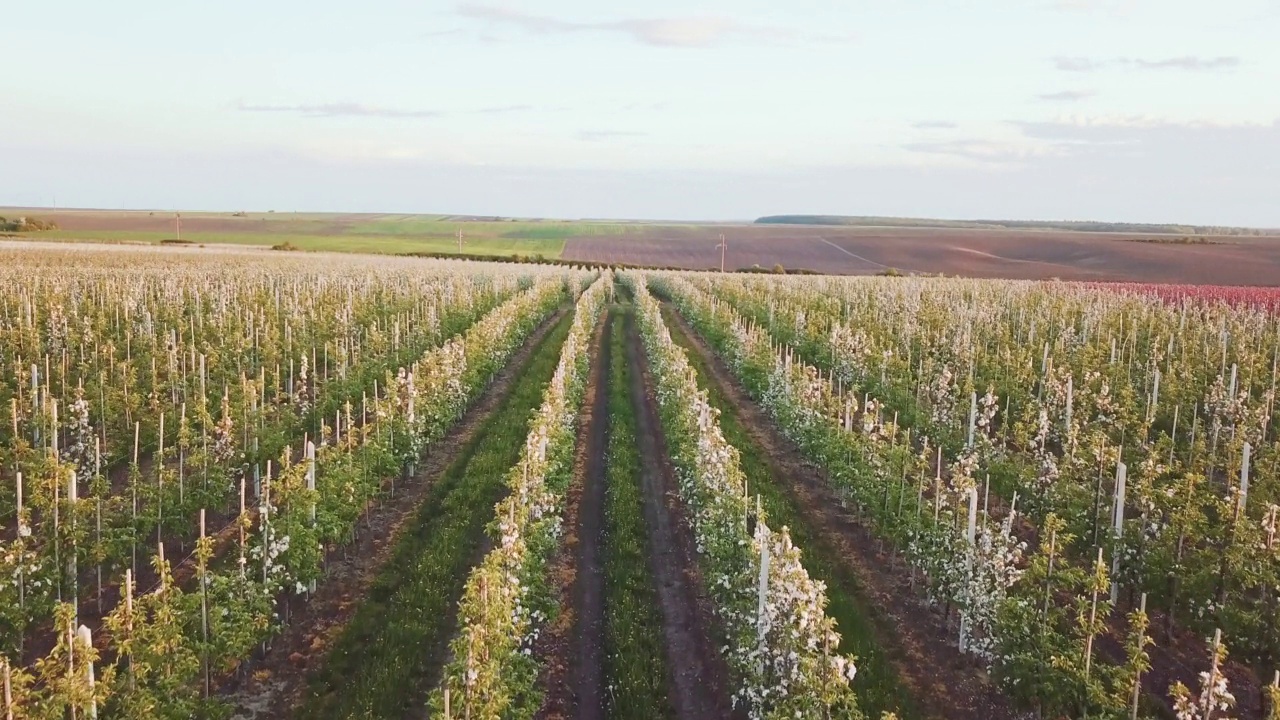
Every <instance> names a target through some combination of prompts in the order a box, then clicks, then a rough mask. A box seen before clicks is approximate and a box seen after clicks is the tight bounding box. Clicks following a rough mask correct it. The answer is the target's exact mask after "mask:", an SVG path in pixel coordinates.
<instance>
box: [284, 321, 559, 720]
mask: <svg viewBox="0 0 1280 720" xmlns="http://www.w3.org/2000/svg"><path fill="white" fill-rule="evenodd" d="M572 319H573V316H572V313H569V314H566V315H565V317H564V318H563V319H562V320H561V321H560V323H559V324H558V325H557V326H556V327H555V328H554V329H553V330H552V331H551V332H550V333H549V334H548V336H547V337H546V339H545V340H544V341H543V342H542V344H541V345H540V346H539V348H538V349H537V350H536V351H535V352H534V354H533V357H532V358H531V359H530V361H529V363H528V365H527V366H526V367H525V368H524V369H523V370H522V372H521V373H520V375H519V380H517V382H516V385H515V387H514V388H513V389H512V392H511V394H510V395H509V396H508V397H507V398H506V399H505V400H504V401H503V402H502V404H501V405H500V406H499V407H498V409H497V410H496V411H495V412H494V413H493V415H491V416H490V417H489V419H488V420H487V421H486V422H485V423H484V425H483V427H482V428H481V430H480V432H477V433H476V435H475V437H474V438H473V439H472V440H471V442H470V443H469V444H468V445H467V446H465V447H464V448H463V450H462V454H461V456H460V457H459V459H458V460H457V461H455V462H454V463H453V465H451V466H450V467H449V469H448V470H447V471H445V473H444V474H443V475H442V476H441V477H440V478H438V479H437V480H436V486H435V487H434V488H432V489H431V491H430V495H429V497H428V499H427V500H426V502H425V503H424V504H423V505H422V507H421V508H420V509H419V511H418V514H417V516H416V517H415V518H414V519H413V520H412V521H410V522H411V524H410V526H409V527H408V528H407V529H406V530H405V531H404V532H403V533H402V534H401V536H400V537H399V539H398V540H397V545H396V547H395V549H394V550H393V551H392V553H391V556H390V558H389V559H388V560H387V562H386V564H385V565H384V566H383V568H382V569H381V571H380V572H379V574H378V577H377V578H376V579H375V581H374V583H373V585H372V587H371V588H370V590H369V594H368V596H367V597H366V598H365V600H364V602H363V603H362V604H361V606H360V608H359V609H358V610H357V611H356V614H355V617H353V618H352V620H351V622H350V624H348V625H347V627H346V628H345V629H344V630H343V632H342V634H341V636H340V637H339V638H338V640H337V641H336V642H335V644H334V647H333V650H332V652H331V653H330V655H329V657H328V660H327V662H326V664H325V666H324V667H323V668H321V670H320V671H319V672H318V673H317V674H316V676H315V677H314V678H313V680H312V684H311V687H310V689H309V692H308V694H307V697H306V698H305V699H304V703H303V705H302V707H301V708H300V709H299V711H298V713H297V717H300V718H401V717H406V716H411V715H413V714H414V713H415V712H418V711H420V710H421V707H420V706H421V704H422V703H423V702H425V698H426V695H427V693H428V692H429V691H430V689H431V687H432V686H433V684H434V682H435V680H436V677H435V676H436V675H437V674H438V672H439V669H440V666H441V661H442V660H444V659H445V658H444V653H445V652H446V647H447V644H448V641H449V637H450V633H451V632H452V630H453V628H452V627H451V625H452V623H451V622H450V621H449V613H450V610H452V609H453V608H454V607H455V606H456V605H457V602H458V598H459V597H461V595H462V588H463V585H464V583H465V581H466V578H467V573H468V572H469V570H470V568H471V564H472V561H473V560H474V559H476V555H477V550H478V548H479V547H480V546H481V541H482V539H483V536H484V529H485V525H486V524H487V523H488V521H489V520H490V519H491V517H492V514H493V506H494V504H495V503H497V502H498V500H500V499H501V498H502V495H503V493H504V492H505V483H504V481H505V478H506V474H507V472H508V471H509V470H510V469H511V468H512V467H513V466H514V465H515V464H516V462H517V461H518V460H519V458H520V450H521V448H522V447H523V446H524V440H525V437H526V435H527V434H528V425H529V421H530V419H531V418H532V416H533V413H534V412H535V411H536V410H537V408H538V406H539V404H540V402H541V400H542V394H543V390H544V389H545V387H546V385H547V383H548V382H549V381H550V380H551V376H552V375H553V374H554V372H555V367H556V363H557V361H558V359H559V356H560V348H561V346H562V345H563V344H564V341H565V338H566V337H567V336H568V334H569V327H570V324H571V323H572Z"/></svg>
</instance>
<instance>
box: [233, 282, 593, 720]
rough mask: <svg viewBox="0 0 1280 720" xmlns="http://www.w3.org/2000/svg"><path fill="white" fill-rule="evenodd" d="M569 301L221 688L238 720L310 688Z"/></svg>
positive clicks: (268, 713)
mask: <svg viewBox="0 0 1280 720" xmlns="http://www.w3.org/2000/svg"><path fill="white" fill-rule="evenodd" d="M566 312H568V307H567V306H566V307H563V308H561V309H559V310H558V311H556V312H555V313H554V314H552V316H551V317H549V318H548V319H547V320H545V321H544V322H543V323H542V325H541V326H539V327H538V329H537V330H535V331H534V332H533V334H532V335H530V337H529V339H528V340H527V341H526V342H525V344H524V346H523V347H521V348H520V349H519V350H518V351H517V352H516V353H515V354H514V355H513V356H512V357H511V359H510V361H509V362H508V363H507V364H506V366H505V367H503V368H502V370H500V371H499V372H498V374H497V375H496V376H494V379H493V381H492V382H490V383H489V386H488V387H487V388H485V390H484V392H483V393H482V394H481V395H480V397H479V399H478V400H477V401H476V402H475V403H474V404H473V405H472V406H471V407H470V408H469V409H468V410H467V412H466V413H465V414H464V415H463V417H462V419H461V420H460V421H459V422H458V423H457V424H456V425H455V426H454V427H453V429H452V430H450V431H449V433H448V434H447V435H446V436H445V437H444V439H442V440H440V441H439V442H437V443H436V444H435V445H434V446H433V447H431V448H430V449H429V451H428V455H427V457H426V459H425V460H424V461H423V463H422V464H421V465H419V466H418V468H417V472H416V473H415V474H414V476H413V478H412V479H411V480H410V481H409V482H407V483H398V484H397V486H396V487H397V491H396V494H395V495H394V496H391V497H390V498H384V499H381V500H375V501H374V502H373V503H372V504H373V507H370V508H368V509H367V512H366V522H365V523H364V526H363V527H362V528H361V532H360V534H359V537H358V539H357V540H356V542H355V543H353V544H352V545H349V546H347V547H346V548H344V549H343V550H341V551H340V552H338V553H336V555H337V557H331V558H330V559H329V563H328V568H327V572H326V574H325V577H324V579H323V581H322V582H321V583H320V585H319V588H318V590H317V592H316V594H315V595H314V596H312V598H311V601H310V602H308V603H305V604H302V603H299V604H298V605H297V607H295V609H294V611H293V615H292V622H291V623H290V624H289V625H288V626H287V627H285V628H284V629H283V631H282V632H281V634H280V635H278V636H276V638H275V639H274V640H272V643H271V649H270V652H268V653H267V654H266V656H265V657H263V658H262V659H261V660H260V661H258V662H257V663H255V667H254V670H253V672H252V675H250V676H249V677H248V678H247V679H245V681H244V682H240V681H239V680H238V678H236V677H233V678H229V679H228V680H227V681H226V682H225V683H224V684H223V687H222V694H223V696H224V699H226V700H227V701H228V702H229V703H230V704H231V705H232V707H233V709H234V714H233V715H232V717H233V718H237V719H240V720H265V719H267V718H287V717H290V716H291V714H292V710H293V708H294V707H295V706H296V704H297V700H298V698H299V696H300V694H301V693H302V691H303V690H304V689H305V687H306V679H307V671H308V668H315V667H320V666H321V665H322V664H323V661H324V657H325V653H326V651H327V648H328V645H329V643H330V642H331V641H332V640H333V639H335V638H336V637H337V636H338V635H339V634H340V633H341V632H342V629H343V627H344V626H345V625H346V624H347V622H348V621H350V619H351V617H352V616H353V615H354V614H355V612H356V609H357V608H358V607H359V605H360V599H361V598H362V597H363V596H364V595H365V594H366V592H367V591H368V589H369V586H370V584H371V583H372V582H373V580H374V579H375V578H376V577H377V574H378V570H379V568H381V566H382V565H383V563H384V562H385V561H386V559H387V557H388V556H389V555H390V553H391V551H392V550H393V549H394V548H395V546H396V538H397V536H398V534H399V532H400V530H401V529H402V527H404V525H405V524H406V523H407V521H409V520H411V519H412V518H413V517H414V516H415V514H416V512H417V509H418V506H419V505H420V504H421V503H422V501H423V499H424V498H425V497H426V496H427V494H428V492H429V491H430V490H431V488H432V487H434V485H435V480H436V478H438V477H439V476H440V475H441V474H442V473H444V471H445V470H447V469H448V468H449V467H450V466H451V465H453V463H454V462H456V461H457V460H458V459H459V454H460V452H461V451H462V450H463V449H464V448H466V447H467V445H468V444H469V443H470V442H471V441H472V440H473V438H474V436H475V434H476V433H477V432H478V431H479V430H480V429H481V428H482V427H483V426H484V424H485V421H486V420H487V419H488V418H489V416H490V415H491V414H493V412H494V411H495V410H496V409H497V408H498V407H499V405H501V403H502V402H503V400H504V399H505V398H506V397H507V395H509V394H510V393H511V390H512V388H513V387H514V386H515V383H516V381H517V380H518V379H519V378H520V375H521V374H523V371H524V369H525V367H526V366H527V365H528V364H529V360H530V359H531V358H532V356H533V354H534V352H535V351H536V350H537V349H538V347H539V346H541V345H542V342H543V340H544V339H545V338H546V336H547V335H548V333H550V332H551V331H552V329H554V328H555V327H556V325H557V323H559V321H560V319H561V318H562V317H563V316H564V314H565V313H566Z"/></svg>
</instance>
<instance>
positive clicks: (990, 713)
mask: <svg viewBox="0 0 1280 720" xmlns="http://www.w3.org/2000/svg"><path fill="white" fill-rule="evenodd" d="M668 317H670V318H671V319H673V320H674V322H671V323H669V327H670V328H671V330H672V332H675V333H680V334H682V335H684V336H685V337H686V338H688V339H689V341H690V344H691V345H692V346H693V347H694V348H696V349H697V351H698V353H699V354H700V355H701V356H702V357H703V358H704V359H705V360H706V362H707V366H708V368H710V378H709V380H710V381H711V382H714V383H715V384H716V386H717V387H718V388H719V389H720V391H721V393H722V394H723V395H724V397H725V398H726V399H727V401H728V402H729V404H730V405H731V406H732V407H733V409H734V413H735V414H736V415H737V416H738V418H739V419H740V420H741V421H742V424H743V426H744V427H746V428H747V431H748V432H749V433H750V434H751V437H752V439H753V440H754V441H755V442H756V443H758V444H759V445H760V447H762V448H764V450H765V451H766V453H767V455H768V456H769V458H770V472H771V474H772V475H773V476H774V477H775V478H785V479H788V480H790V482H789V483H787V490H788V491H789V492H790V493H791V494H792V496H793V497H794V499H795V500H796V502H797V504H798V505H799V507H800V508H801V509H802V511H803V515H804V516H805V517H806V518H808V519H810V520H811V522H812V525H811V527H812V529H813V531H814V534H815V536H816V537H819V538H821V542H823V543H824V544H825V545H827V547H828V548H829V549H830V551H831V554H832V555H834V556H836V557H840V558H842V559H843V560H844V562H845V563H846V566H847V569H849V570H850V571H851V572H852V573H853V575H854V577H856V578H857V579H858V584H859V586H860V587H861V588H862V589H863V591H864V592H865V593H866V595H867V599H868V603H867V604H868V605H869V606H870V607H876V608H879V609H880V610H881V611H882V612H883V616H881V617H878V618H876V619H875V620H876V625H877V626H878V627H879V629H880V633H879V637H878V641H879V642H878V644H879V645H880V646H881V647H883V648H884V649H885V651H886V652H887V653H888V654H889V657H890V658H891V659H892V661H893V664H894V667H895V669H896V670H897V672H898V676H899V678H900V679H901V681H902V682H903V684H904V685H905V686H906V687H907V688H908V689H909V691H910V692H911V694H912V696H913V698H914V699H915V701H916V703H917V705H918V706H919V708H920V710H921V712H923V713H924V714H925V716H926V717H930V718H949V719H952V720H954V719H961V720H970V719H971V720H987V719H999V718H1009V719H1012V718H1019V717H1023V716H1025V713H1020V712H1019V711H1016V710H1015V709H1014V708H1013V706H1012V704H1011V702H1010V700H1009V699H1008V698H1007V697H1006V696H1005V695H1004V694H1003V693H1002V692H1000V690H999V689H998V688H997V687H996V686H995V685H994V684H993V683H992V682H991V680H990V678H989V676H988V675H987V673H986V671H985V669H984V668H983V667H982V666H981V665H979V664H978V662H977V661H976V660H974V659H973V658H971V657H970V656H967V655H964V654H962V653H961V652H960V651H959V649H958V648H957V647H956V633H955V632H953V631H952V630H951V628H949V627H948V626H947V623H946V622H945V618H944V617H943V615H942V613H941V612H939V611H938V610H937V609H936V608H934V607H932V606H929V605H928V604H926V603H925V602H924V601H923V599H921V598H920V597H918V593H916V592H914V590H913V589H912V587H911V581H910V580H911V571H910V568H909V567H908V566H907V565H906V564H905V563H904V562H902V561H901V559H899V558H897V557H896V556H894V555H891V554H887V553H885V552H884V551H883V550H882V547H881V543H880V542H879V541H878V540H877V539H876V537H875V536H874V534H873V533H872V532H871V531H870V530H869V529H868V528H867V527H865V526H863V525H862V524H861V523H860V522H858V520H857V518H856V516H855V515H854V514H853V512H852V511H850V510H848V509H846V508H845V507H843V505H844V503H843V502H842V500H841V498H840V497H839V496H838V495H837V494H836V493H835V492H834V491H833V490H832V488H831V485H830V484H829V483H828V482H827V479H826V477H825V475H824V472H823V471H822V470H821V469H820V468H818V467H816V466H814V465H813V464H812V463H810V462H808V461H807V460H806V459H805V458H804V456H803V455H802V454H801V452H800V450H799V449H798V448H797V447H796V446H795V445H794V444H793V443H791V442H790V441H789V440H787V439H786V438H784V437H783V436H782V435H781V434H780V433H779V432H777V430H776V429H775V428H774V426H773V424H772V421H771V420H770V419H769V417H768V416H767V415H766V414H765V413H764V411H763V410H762V409H761V408H760V407H759V406H758V405H756V404H755V402H754V401H752V400H751V398H750V397H749V396H748V394H747V392H746V390H745V389H744V388H743V387H742V386H741V385H740V384H739V383H738V382H737V380H736V379H735V378H734V377H733V375H732V374H731V373H730V372H729V370H728V368H727V367H725V365H724V363H723V362H722V361H721V360H720V358H719V357H718V356H717V355H715V353H713V352H712V351H711V350H710V349H709V348H708V347H707V346H706V344H705V343H704V342H703V340H702V338H701V337H700V336H699V335H698V334H697V333H696V332H694V331H693V330H692V329H691V328H690V327H689V326H688V324H687V323H685V321H684V319H683V318H682V317H681V316H680V315H678V314H677V313H674V312H672V313H670V315H669V316H668Z"/></svg>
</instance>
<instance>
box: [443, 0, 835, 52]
mask: <svg viewBox="0 0 1280 720" xmlns="http://www.w3.org/2000/svg"><path fill="white" fill-rule="evenodd" d="M457 12H458V14H459V15H461V16H463V17H466V18H471V19H473V20H478V21H481V22H483V23H485V24H487V25H489V26H491V27H500V26H507V27H513V28H517V29H520V30H523V31H525V32H527V33H530V34H533V35H561V34H571V33H588V32H595V33H614V34H620V35H624V36H627V37H629V38H631V39H632V40H634V41H635V42H638V43H641V44H643V45H651V46H654V47H672V48H703V47H711V46H714V45H719V44H721V43H724V42H727V41H729V40H733V39H743V38H746V39H753V40H758V41H767V42H794V41H800V40H808V41H819V42H846V41H849V40H852V39H853V36H852V35H850V34H838V33H837V34H814V33H807V32H803V31H800V30H796V29H794V28H788V27H782V26H778V25H760V24H754V23H747V22H742V21H740V20H735V19H733V18H730V17H725V16H721V15H689V16H678V17H654V18H623V19H620V20H610V21H603V22H580V21H576V20H565V19H562V18H557V17H553V16H550V15H536V14H533V13H526V12H520V11H518V10H513V9H510V8H506V7H499V6H495V5H485V4H479V3H465V4H462V5H459V6H458V8H457Z"/></svg>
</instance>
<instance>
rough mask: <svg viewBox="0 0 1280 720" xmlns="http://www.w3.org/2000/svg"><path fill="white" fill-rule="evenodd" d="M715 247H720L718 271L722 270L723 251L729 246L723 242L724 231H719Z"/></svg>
mask: <svg viewBox="0 0 1280 720" xmlns="http://www.w3.org/2000/svg"><path fill="white" fill-rule="evenodd" d="M716 247H718V248H720V272H724V251H725V250H726V249H727V248H728V247H729V245H728V243H726V242H725V239H724V233H720V244H719V245H717V246H716Z"/></svg>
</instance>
